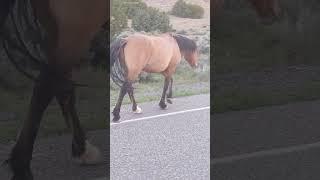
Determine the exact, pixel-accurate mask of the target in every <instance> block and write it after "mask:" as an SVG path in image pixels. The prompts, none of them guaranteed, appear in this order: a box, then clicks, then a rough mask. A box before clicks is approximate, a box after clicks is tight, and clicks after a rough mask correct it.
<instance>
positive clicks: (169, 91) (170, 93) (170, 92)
mask: <svg viewBox="0 0 320 180" xmlns="http://www.w3.org/2000/svg"><path fill="white" fill-rule="evenodd" d="M172 84H173V78H170V83H169V89H168V94H167V98H172Z"/></svg>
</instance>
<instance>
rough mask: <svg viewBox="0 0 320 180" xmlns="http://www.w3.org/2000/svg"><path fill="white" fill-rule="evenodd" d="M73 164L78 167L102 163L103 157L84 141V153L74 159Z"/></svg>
mask: <svg viewBox="0 0 320 180" xmlns="http://www.w3.org/2000/svg"><path fill="white" fill-rule="evenodd" d="M74 162H76V163H77V164H80V165H94V164H99V163H102V162H103V157H102V154H101V152H100V150H99V149H98V148H97V147H96V146H94V145H92V144H90V143H89V141H86V148H85V152H84V153H83V154H82V155H81V156H80V157H77V158H75V159H74Z"/></svg>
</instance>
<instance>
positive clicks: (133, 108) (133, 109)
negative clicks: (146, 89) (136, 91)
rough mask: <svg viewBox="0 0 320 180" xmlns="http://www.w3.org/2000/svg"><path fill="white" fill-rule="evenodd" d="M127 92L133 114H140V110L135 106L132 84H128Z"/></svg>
mask: <svg viewBox="0 0 320 180" xmlns="http://www.w3.org/2000/svg"><path fill="white" fill-rule="evenodd" d="M127 91H128V95H129V98H130V100H131V102H132V111H133V113H136V114H140V113H142V109H141V108H140V107H139V106H138V105H137V102H136V99H135V98H134V95H133V87H132V83H128V88H127Z"/></svg>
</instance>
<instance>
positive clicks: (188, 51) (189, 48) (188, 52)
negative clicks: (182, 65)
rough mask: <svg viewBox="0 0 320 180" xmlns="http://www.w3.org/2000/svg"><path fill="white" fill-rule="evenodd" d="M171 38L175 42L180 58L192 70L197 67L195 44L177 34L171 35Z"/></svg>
mask: <svg viewBox="0 0 320 180" xmlns="http://www.w3.org/2000/svg"><path fill="white" fill-rule="evenodd" d="M172 37H173V38H174V39H175V40H176V42H177V44H178V46H179V49H180V52H181V54H182V56H183V57H184V58H185V59H186V60H187V62H188V63H189V64H190V66H191V67H194V68H195V67H197V66H198V54H199V53H198V47H197V44H196V42H195V41H193V40H191V39H189V38H187V37H185V36H182V35H179V34H172Z"/></svg>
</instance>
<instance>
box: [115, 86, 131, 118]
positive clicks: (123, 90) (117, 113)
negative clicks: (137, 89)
mask: <svg viewBox="0 0 320 180" xmlns="http://www.w3.org/2000/svg"><path fill="white" fill-rule="evenodd" d="M127 87H128V83H127V82H125V83H124V84H123V85H122V87H121V89H120V93H119V98H118V101H117V104H116V106H115V107H114V109H113V112H112V114H113V121H119V119H120V108H121V104H122V101H123V98H124V95H126V93H127Z"/></svg>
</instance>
